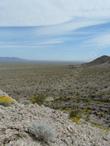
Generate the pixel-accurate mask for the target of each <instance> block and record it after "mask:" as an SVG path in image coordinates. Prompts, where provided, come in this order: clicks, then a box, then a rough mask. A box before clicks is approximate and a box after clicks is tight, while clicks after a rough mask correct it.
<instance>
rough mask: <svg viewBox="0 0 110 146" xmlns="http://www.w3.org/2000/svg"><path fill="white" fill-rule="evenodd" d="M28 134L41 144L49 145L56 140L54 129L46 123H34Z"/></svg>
mask: <svg viewBox="0 0 110 146" xmlns="http://www.w3.org/2000/svg"><path fill="white" fill-rule="evenodd" d="M28 132H29V134H30V135H32V136H33V137H34V138H35V140H37V141H39V142H41V143H46V144H49V142H53V141H54V138H55V131H54V130H53V128H52V127H50V126H49V125H48V124H46V123H44V122H41V123H36V122H34V123H32V125H31V126H30V127H29V130H28Z"/></svg>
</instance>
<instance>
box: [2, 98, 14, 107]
mask: <svg viewBox="0 0 110 146" xmlns="http://www.w3.org/2000/svg"><path fill="white" fill-rule="evenodd" d="M12 103H15V99H13V98H12V97H9V96H0V105H6V106H7V105H10V104H12Z"/></svg>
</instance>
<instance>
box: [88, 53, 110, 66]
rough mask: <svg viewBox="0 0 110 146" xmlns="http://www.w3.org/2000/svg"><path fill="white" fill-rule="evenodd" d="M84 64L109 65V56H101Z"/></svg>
mask: <svg viewBox="0 0 110 146" xmlns="http://www.w3.org/2000/svg"><path fill="white" fill-rule="evenodd" d="M86 65H89V66H93V65H110V56H106V55H104V56H101V57H99V58H97V59H95V60H93V61H91V62H89V63H86Z"/></svg>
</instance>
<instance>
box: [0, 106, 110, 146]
mask: <svg viewBox="0 0 110 146" xmlns="http://www.w3.org/2000/svg"><path fill="white" fill-rule="evenodd" d="M109 135H110V132H109V131H108V132H104V131H103V130H101V129H98V128H96V127H92V126H91V125H90V124H89V123H85V122H82V123H80V124H79V125H77V124H75V123H73V122H71V121H70V120H69V119H68V115H67V114H65V113H62V112H60V111H56V110H53V109H50V108H47V107H44V106H39V105H37V104H35V105H33V104H30V105H22V104H18V103H16V104H12V105H11V106H8V107H4V106H0V146H27V145H28V146H110V139H109Z"/></svg>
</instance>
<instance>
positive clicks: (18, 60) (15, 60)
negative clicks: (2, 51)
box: [0, 57, 28, 62]
mask: <svg viewBox="0 0 110 146" xmlns="http://www.w3.org/2000/svg"><path fill="white" fill-rule="evenodd" d="M26 61H28V60H25V59H22V58H17V57H0V62H26Z"/></svg>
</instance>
